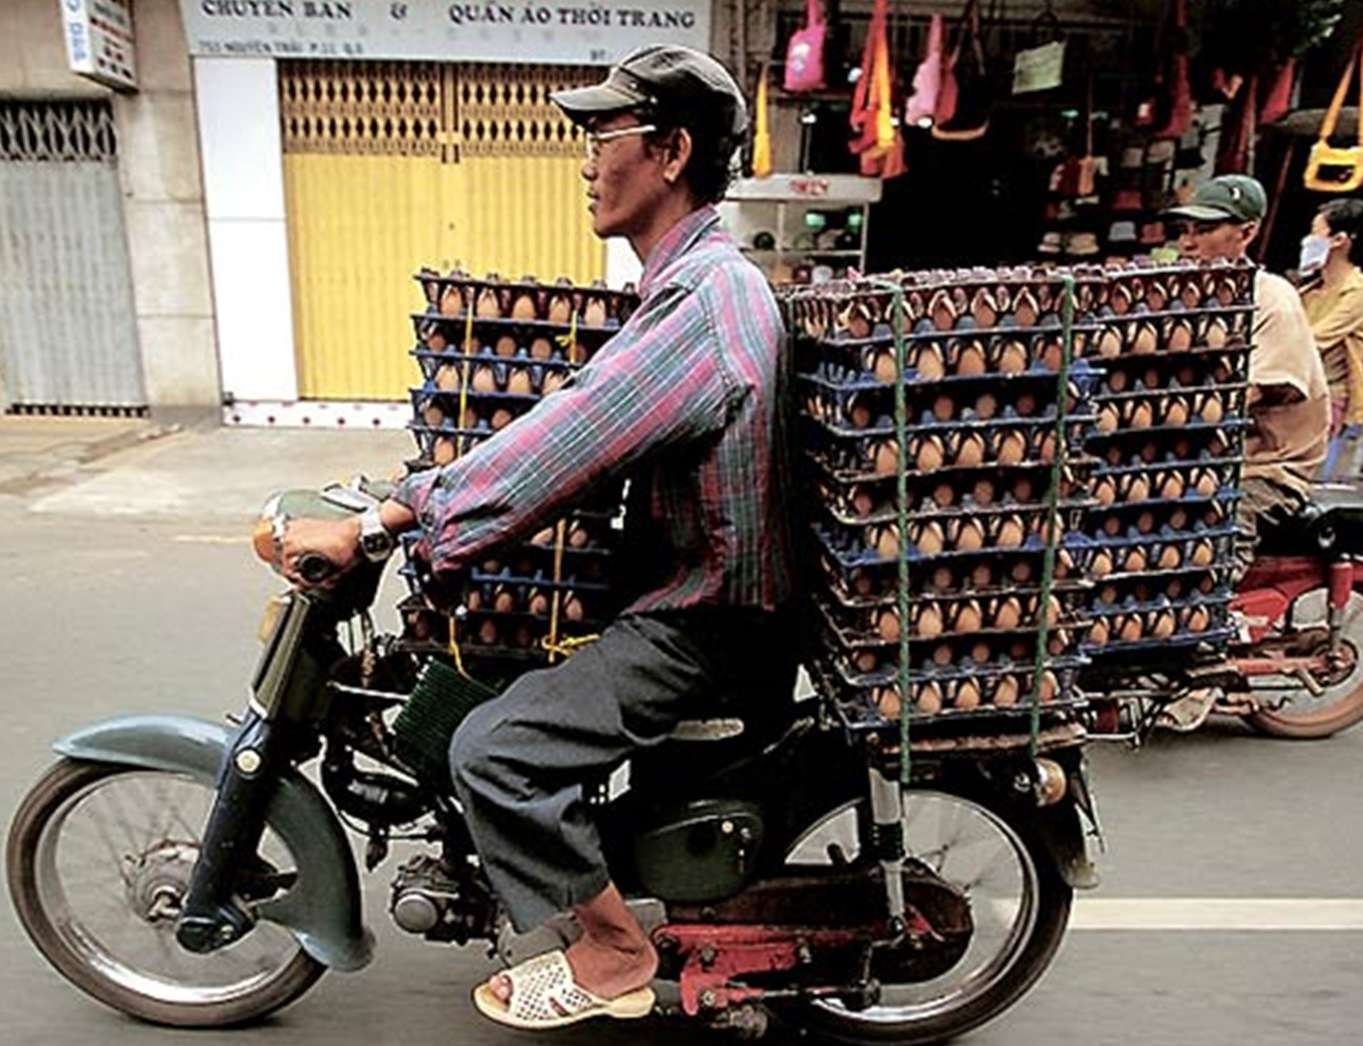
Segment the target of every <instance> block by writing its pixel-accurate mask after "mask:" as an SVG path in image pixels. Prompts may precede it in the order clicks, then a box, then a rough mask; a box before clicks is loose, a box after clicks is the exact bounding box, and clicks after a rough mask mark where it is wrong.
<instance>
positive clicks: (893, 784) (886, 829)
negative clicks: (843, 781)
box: [867, 766, 906, 935]
mask: <svg viewBox="0 0 1363 1046" xmlns="http://www.w3.org/2000/svg"><path fill="white" fill-rule="evenodd" d="M867 772H868V774H869V775H870V783H871V851H872V853H874V854H875V858H876V860H877V861H879V862H880V871H881V874H882V875H883V876H884V877H885V902H886V906H887V910H888V912H889V915H890V925H891V928H892V930H893V932H894V933H895V934H896V935H898V934H899V933H901V932H902V931H903V928H904V917H905V911H906V909H905V906H904V874H903V871H904V793H903V791H902V790H901V789H900V786H899V782H898V781H897V780H894V779H892V778H890V777H887V776H886V775H885V774H884V773H882V772H881V770H880V769H879V767H875V766H872V767H870V768H869V770H868V771H867Z"/></svg>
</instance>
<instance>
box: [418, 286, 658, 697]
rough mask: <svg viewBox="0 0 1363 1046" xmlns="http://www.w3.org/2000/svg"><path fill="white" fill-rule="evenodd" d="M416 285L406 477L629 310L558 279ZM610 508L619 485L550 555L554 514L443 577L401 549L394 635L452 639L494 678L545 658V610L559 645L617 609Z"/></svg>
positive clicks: (513, 405)
mask: <svg viewBox="0 0 1363 1046" xmlns="http://www.w3.org/2000/svg"><path fill="white" fill-rule="evenodd" d="M417 279H418V281H419V282H420V284H421V286H422V290H423V292H424V294H425V297H426V300H427V309H426V310H425V311H424V312H420V313H415V314H413V315H412V317H411V319H412V324H413V329H414V332H415V336H416V342H415V345H414V347H413V349H412V356H413V357H414V358H415V359H416V361H417V364H418V366H419V368H420V374H421V379H422V380H421V384H420V385H419V386H417V387H414V388H412V389H411V398H412V409H413V420H412V422H411V423H410V424H409V429H410V430H411V432H412V434H413V436H414V438H415V440H416V443H417V456H416V458H414V459H413V460H412V461H409V462H408V467H409V469H410V470H411V471H414V472H415V471H421V470H423V469H427V468H432V467H439V466H441V465H445V464H448V463H449V462H451V461H453V460H454V459H455V458H456V457H459V456H461V455H462V454H464V453H467V452H468V451H469V450H470V449H471V448H472V447H473V446H474V445H476V444H477V443H479V442H481V441H483V440H485V439H488V438H489V437H491V436H492V435H493V434H495V433H496V432H498V431H500V430H501V429H502V428H505V427H506V426H507V425H508V424H510V423H511V422H512V421H514V420H515V419H516V418H518V417H520V416H521V415H522V414H524V413H526V412H527V411H529V410H530V409H531V408H532V407H534V406H535V404H536V403H538V402H539V401H540V400H541V399H543V398H544V397H545V396H547V395H552V394H553V393H554V392H555V391H557V389H558V388H559V387H560V386H561V385H562V384H563V382H564V381H566V380H567V379H568V377H569V376H570V375H571V374H572V373H573V372H574V371H576V370H578V369H580V368H581V367H582V366H583V365H584V364H585V363H587V362H588V361H589V360H590V359H591V358H592V357H593V356H594V355H595V354H596V352H597V351H599V350H600V348H601V347H602V345H604V344H605V342H606V341H607V340H608V339H609V338H610V337H611V336H612V335H613V334H614V333H615V332H616V331H618V330H619V329H620V326H621V325H622V324H623V323H624V322H625V321H626V320H627V319H628V317H629V315H630V314H631V312H632V311H633V310H634V308H635V307H636V306H637V304H638V299H637V296H636V295H635V294H634V293H633V292H632V291H630V290H628V289H626V290H624V291H611V290H608V289H606V288H605V287H604V286H592V287H587V288H582V287H575V286H573V285H572V284H570V283H568V282H567V281H563V280H560V281H558V282H557V283H554V284H540V283H537V282H536V281H534V280H532V279H529V278H526V279H523V280H520V281H518V282H515V283H503V282H501V281H499V280H498V279H497V278H496V277H495V276H490V277H488V278H487V279H473V278H471V277H468V276H466V275H464V274H461V273H452V274H450V275H449V276H440V275H438V274H436V273H434V272H431V271H429V270H423V271H422V272H421V273H419V274H418V275H417ZM470 309H471V310H472V316H471V317H470V315H469V310H470ZM465 384H467V389H465V388H464V386H465ZM621 501H622V490H621V488H620V486H619V485H618V484H615V485H612V486H611V487H610V488H608V489H604V490H600V491H597V492H595V493H594V494H593V495H592V497H591V498H590V499H589V501H587V502H585V503H583V504H581V505H579V506H578V507H577V508H575V509H574V510H573V511H572V512H569V513H567V514H566V515H565V516H564V518H563V519H562V521H561V523H562V527H563V535H564V537H563V542H562V548H561V549H560V548H559V547H558V544H559V541H558V528H559V524H560V521H557V520H556V521H553V522H551V523H549V524H548V525H546V526H545V527H544V528H542V529H541V530H540V531H539V532H538V533H537V534H535V535H534V537H533V538H532V539H531V540H530V541H528V542H524V543H520V544H517V545H514V546H507V547H504V548H501V549H498V550H495V551H494V552H493V553H491V554H489V555H487V556H485V557H483V559H482V561H481V562H480V563H479V564H478V565H476V566H473V567H470V568H468V569H467V570H464V571H461V572H459V574H458V576H456V577H455V578H453V579H444V578H442V579H439V580H437V579H436V578H434V577H433V576H432V574H431V573H430V571H429V568H428V567H427V566H426V565H425V564H424V563H423V562H422V561H421V560H420V559H419V558H417V557H416V556H414V555H413V554H412V548H411V543H410V542H409V543H408V544H407V545H406V546H404V547H405V551H406V553H407V554H406V556H405V559H406V562H405V563H404V565H403V566H402V567H401V568H400V571H399V572H400V573H401V574H402V575H403V577H404V578H405V579H406V581H407V584H408V587H409V595H408V597H407V599H405V600H404V601H403V603H402V604H401V606H400V612H401V613H402V615H403V620H404V638H405V640H406V641H408V642H409V644H410V645H411V646H413V647H417V648H421V649H428V650H448V649H449V648H450V643H451V640H452V639H453V640H454V642H455V643H456V644H457V645H458V648H459V651H460V659H461V662H462V663H463V664H464V665H465V667H466V668H468V669H469V670H470V671H475V670H476V672H477V674H479V675H481V676H482V677H484V678H496V679H499V680H501V681H503V682H506V681H510V679H513V678H514V677H515V676H516V675H518V674H519V673H520V672H522V671H525V670H527V669H530V668H534V667H537V666H538V665H543V664H545V663H547V662H549V661H551V660H553V659H554V657H555V655H553V654H551V653H550V651H548V650H547V649H546V648H545V647H544V646H543V645H542V641H543V640H546V639H548V638H549V637H550V631H551V615H552V614H553V607H554V605H555V603H557V633H558V638H559V639H560V640H563V639H565V638H573V637H580V636H583V635H588V634H591V633H594V632H599V631H600V630H601V628H603V627H604V626H605V625H606V624H607V623H608V622H609V621H610V620H611V619H612V618H613V617H614V616H615V615H616V613H618V610H619V606H618V604H619V602H620V600H619V598H618V596H617V586H616V585H615V583H614V578H613V573H612V565H613V562H612V561H613V556H614V553H615V551H616V545H617V536H618V530H617V529H616V527H615V526H614V520H615V519H616V518H617V517H618V516H619V514H620V511H621Z"/></svg>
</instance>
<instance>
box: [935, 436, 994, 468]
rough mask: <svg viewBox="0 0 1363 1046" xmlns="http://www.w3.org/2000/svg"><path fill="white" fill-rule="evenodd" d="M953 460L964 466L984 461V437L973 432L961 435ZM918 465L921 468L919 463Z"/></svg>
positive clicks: (968, 466) (967, 466)
mask: <svg viewBox="0 0 1363 1046" xmlns="http://www.w3.org/2000/svg"><path fill="white" fill-rule="evenodd" d="M920 458H921V453H920ZM955 460H956V464H957V465H960V466H962V467H964V468H970V467H972V466H975V465H979V464H981V463H982V462H983V461H984V437H982V436H980V435H979V434H978V433H974V432H969V433H966V434H965V435H964V436H962V437H961V442H960V445H959V446H958V447H957V448H956V459H955ZM919 467H920V468H922V465H921V463H920V465H919Z"/></svg>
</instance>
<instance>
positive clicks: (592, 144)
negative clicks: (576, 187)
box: [582, 123, 658, 160]
mask: <svg viewBox="0 0 1363 1046" xmlns="http://www.w3.org/2000/svg"><path fill="white" fill-rule="evenodd" d="M657 129H658V127H657V125H656V124H651V123H641V124H635V125H634V126H632V127H617V128H616V129H615V130H613V131H587V132H585V133H584V134H583V135H582V137H583V139H584V140H585V142H586V143H587V159H588V160H595V159H596V158H597V157H598V156H600V155H601V146H602V145H604V144H605V143H606V142H613V141H614V140H615V139H617V138H627V137H629V136H630V135H635V134H652V133H653V132H654V131H656V130H657Z"/></svg>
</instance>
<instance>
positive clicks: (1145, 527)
mask: <svg viewBox="0 0 1363 1046" xmlns="http://www.w3.org/2000/svg"><path fill="white" fill-rule="evenodd" d="M1136 529H1137V530H1138V531H1140V532H1141V533H1142V534H1149V533H1150V531H1152V530H1154V529H1155V514H1154V513H1153V512H1151V511H1149V510H1148V509H1147V510H1146V511H1144V512H1142V513H1141V514H1140V515H1138V516H1137V517H1136Z"/></svg>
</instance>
